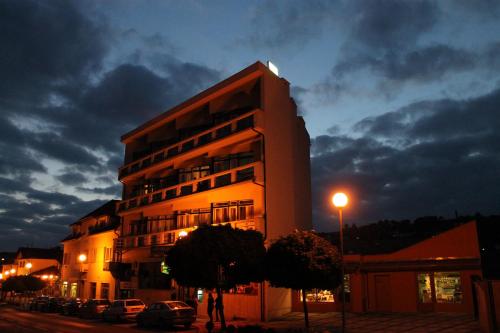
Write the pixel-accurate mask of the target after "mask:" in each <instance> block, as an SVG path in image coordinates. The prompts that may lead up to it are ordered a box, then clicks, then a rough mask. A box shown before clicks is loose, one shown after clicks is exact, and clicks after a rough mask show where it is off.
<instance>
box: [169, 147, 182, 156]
mask: <svg viewBox="0 0 500 333" xmlns="http://www.w3.org/2000/svg"><path fill="white" fill-rule="evenodd" d="M178 153H179V147H173V148H170V149H169V150H168V151H167V157H172V156H175V155H177V154H178Z"/></svg>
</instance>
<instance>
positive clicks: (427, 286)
mask: <svg viewBox="0 0 500 333" xmlns="http://www.w3.org/2000/svg"><path fill="white" fill-rule="evenodd" d="M417 280H418V300H419V302H420V303H432V288H431V275H430V274H428V273H422V274H418V276H417Z"/></svg>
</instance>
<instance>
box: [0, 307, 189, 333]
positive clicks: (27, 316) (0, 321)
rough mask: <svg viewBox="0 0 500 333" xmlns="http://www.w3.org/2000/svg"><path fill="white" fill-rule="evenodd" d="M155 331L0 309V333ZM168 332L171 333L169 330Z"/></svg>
mask: <svg viewBox="0 0 500 333" xmlns="http://www.w3.org/2000/svg"><path fill="white" fill-rule="evenodd" d="M161 331H162V330H159V329H158V330H155V329H140V328H138V327H137V325H136V324H135V323H133V322H123V323H105V322H102V321H99V320H84V319H79V318H76V317H66V316H62V315H60V314H57V313H41V312H26V311H20V310H17V309H15V308H12V307H9V306H2V307H0V333H45V332H50V333H80V332H92V333H109V332H113V333H116V332H120V333H147V332H161ZM176 331H177V332H183V333H191V332H197V328H196V327H193V328H191V329H184V328H182V327H179V328H178V330H176ZM170 332H173V331H172V330H170Z"/></svg>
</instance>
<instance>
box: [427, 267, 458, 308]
mask: <svg viewBox="0 0 500 333" xmlns="http://www.w3.org/2000/svg"><path fill="white" fill-rule="evenodd" d="M434 288H435V290H436V302H437V303H462V279H461V277H460V273H459V272H436V273H434Z"/></svg>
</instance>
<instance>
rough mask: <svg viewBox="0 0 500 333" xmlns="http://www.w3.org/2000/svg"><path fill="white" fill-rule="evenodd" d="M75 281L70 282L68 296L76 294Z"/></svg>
mask: <svg viewBox="0 0 500 333" xmlns="http://www.w3.org/2000/svg"><path fill="white" fill-rule="evenodd" d="M77 289H78V287H77V283H76V282H73V283H72V284H71V288H70V292H69V296H70V297H72V298H75V297H76V294H77Z"/></svg>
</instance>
